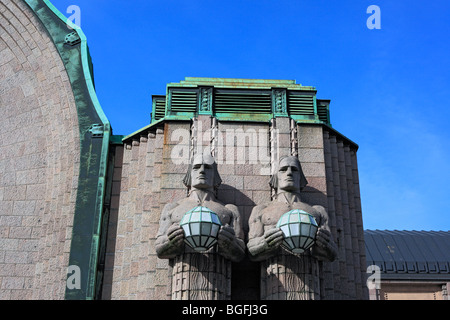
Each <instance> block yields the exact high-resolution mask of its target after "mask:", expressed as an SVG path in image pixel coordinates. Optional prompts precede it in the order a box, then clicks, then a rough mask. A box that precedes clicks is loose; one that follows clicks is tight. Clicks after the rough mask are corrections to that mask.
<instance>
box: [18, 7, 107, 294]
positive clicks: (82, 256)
mask: <svg viewBox="0 0 450 320" xmlns="http://www.w3.org/2000/svg"><path fill="white" fill-rule="evenodd" d="M23 1H24V2H25V3H26V4H27V5H28V6H29V7H30V8H31V10H32V11H33V12H34V14H35V15H36V17H37V18H38V19H39V20H40V21H41V23H42V25H43V27H44V28H45V30H46V31H47V33H48V35H49V37H50V39H52V41H53V44H54V45H55V47H56V49H57V50H58V52H59V55H60V57H61V60H62V62H63V64H64V67H65V69H66V71H67V74H68V77H69V80H70V84H71V87H72V92H73V95H74V98H75V104H76V108H77V114H78V127H79V133H80V172H79V176H78V191H77V199H76V204H75V213H74V221H73V232H72V242H71V248H70V257H69V265H74V266H78V267H79V268H80V270H82V272H81V288H80V289H69V288H67V290H66V295H65V298H66V299H75V300H81V299H83V300H84V299H94V298H95V297H96V295H97V294H98V293H97V289H98V287H97V282H98V280H99V278H100V277H99V276H98V275H99V274H98V261H99V257H100V245H101V243H100V242H101V236H102V235H101V226H102V220H103V217H104V216H103V213H104V208H105V196H106V193H107V191H106V190H107V181H106V180H107V168H108V162H109V159H108V152H109V142H110V137H111V126H110V123H109V121H108V119H107V118H106V116H105V114H104V112H103V110H102V108H101V106H100V103H99V101H98V99H97V95H96V92H95V88H94V79H93V75H92V63H91V57H90V54H89V48H88V46H87V40H86V37H85V35H84V33H83V31H82V30H81V29H80V28H79V27H78V26H76V25H74V24H73V23H71V22H70V21H69V20H68V19H67V18H66V17H65V16H64V15H63V14H62V13H61V12H59V11H58V10H57V9H56V8H55V7H54V6H53V5H52V4H51V3H50V1H48V0H23Z"/></svg>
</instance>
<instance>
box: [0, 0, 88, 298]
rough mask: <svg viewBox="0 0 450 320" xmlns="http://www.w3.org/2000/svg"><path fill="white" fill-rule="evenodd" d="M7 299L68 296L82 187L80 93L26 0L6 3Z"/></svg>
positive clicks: (0, 153)
mask: <svg viewBox="0 0 450 320" xmlns="http://www.w3.org/2000/svg"><path fill="white" fill-rule="evenodd" d="M0 26H1V27H0V106H1V107H0V299H63V298H64V293H65V287H66V276H67V266H68V264H69V252H70V243H71V236H72V224H73V215H74V208H75V201H76V194H77V188H78V171H79V152H80V151H79V132H78V116H77V110H76V107H75V102H74V96H73V92H72V88H71V85H70V82H69V79H68V76H67V73H66V70H65V67H64V65H63V63H62V61H61V58H60V56H59V54H58V51H57V50H56V48H55V46H54V44H53V42H52V40H51V39H50V37H49V36H48V34H47V32H46V30H45V29H44V28H43V26H42V24H41V23H40V21H39V20H38V19H37V18H36V16H35V15H34V13H33V12H32V10H31V9H30V8H29V7H28V6H27V5H26V4H25V3H24V2H23V1H12V0H4V1H2V2H1V3H0Z"/></svg>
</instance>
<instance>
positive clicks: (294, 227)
mask: <svg viewBox="0 0 450 320" xmlns="http://www.w3.org/2000/svg"><path fill="white" fill-rule="evenodd" d="M277 228H280V229H281V231H283V234H284V240H283V243H282V246H283V247H284V248H286V249H287V250H289V251H291V252H293V253H297V254H298V253H303V252H304V251H306V250H308V249H309V248H311V246H312V245H313V244H314V241H315V238H316V232H317V229H318V228H319V227H318V225H317V222H316V220H315V219H314V217H313V216H312V215H311V214H309V213H307V212H306V211H303V210H299V209H295V210H291V211H289V212H286V213H285V214H283V215H282V216H281V218H280V220H278V223H277Z"/></svg>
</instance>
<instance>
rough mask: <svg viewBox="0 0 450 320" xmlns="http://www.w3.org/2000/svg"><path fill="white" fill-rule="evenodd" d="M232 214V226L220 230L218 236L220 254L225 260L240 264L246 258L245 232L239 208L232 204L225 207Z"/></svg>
mask: <svg viewBox="0 0 450 320" xmlns="http://www.w3.org/2000/svg"><path fill="white" fill-rule="evenodd" d="M225 207H226V208H227V209H228V210H230V211H231V212H232V217H231V221H230V225H225V226H222V227H221V228H220V231H219V235H218V238H219V239H218V252H219V254H221V255H222V256H224V257H225V258H227V259H229V260H231V261H233V262H239V261H241V260H242V259H243V258H244V256H245V243H244V239H243V238H244V232H243V229H242V219H241V215H240V213H239V209H238V207H236V206H235V205H232V204H227V205H226V206H225Z"/></svg>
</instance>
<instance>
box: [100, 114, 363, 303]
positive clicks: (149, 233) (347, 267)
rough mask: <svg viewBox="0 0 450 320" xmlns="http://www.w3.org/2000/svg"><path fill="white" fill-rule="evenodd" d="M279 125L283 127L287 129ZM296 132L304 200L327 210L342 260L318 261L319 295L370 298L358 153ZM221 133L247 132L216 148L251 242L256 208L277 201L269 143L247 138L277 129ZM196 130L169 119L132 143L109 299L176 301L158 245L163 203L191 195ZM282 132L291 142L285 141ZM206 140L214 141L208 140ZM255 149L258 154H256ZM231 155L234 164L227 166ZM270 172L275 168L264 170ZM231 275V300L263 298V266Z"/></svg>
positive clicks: (332, 135) (317, 132) (222, 129)
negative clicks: (176, 155) (187, 179)
mask: <svg viewBox="0 0 450 320" xmlns="http://www.w3.org/2000/svg"><path fill="white" fill-rule="evenodd" d="M277 120H278V119H277ZM283 120H284V123H283V122H281V121H280V122H278V127H277V128H278V129H280V136H281V137H279V139H278V141H279V145H278V146H279V149H278V150H279V151H278V152H280V153H283V152H284V154H288V153H290V152H291V151H290V150H291V149H290V148H291V145H292V141H291V139H290V137H291V135H290V132H291V128H290V126H289V121H288V119H283ZM198 121H202V123H203V130H206V128H208V127H205V125H211V124H212V123H213V121H211V118H210V117H206V118H205V117H203V118H202V120H197V121H196V122H197V125H198ZM280 123H282V124H284V125H285V127H284V129H283V127H282V125H280ZM194 126H195V124H194ZM295 126H296V127H295V131H297V135H296V136H295V138H296V139H297V141H295V143H294V144H293V145H295V146H296V147H297V150H296V152H298V157H299V159H300V161H301V163H302V167H303V170H304V173H305V176H306V178H307V180H308V182H309V184H308V185H307V187H305V189H304V192H303V193H302V194H303V195H304V200H305V201H306V202H308V203H312V204H320V205H322V206H324V207H325V208H326V209H327V210H328V213H329V215H330V227H331V231H332V235H333V239H334V241H335V242H336V244H337V245H338V248H339V254H338V255H339V257H338V259H336V261H334V262H331V263H326V262H320V263H319V266H318V268H319V274H320V275H321V278H320V281H321V286H320V288H321V290H322V292H320V293H318V295H320V297H321V298H322V299H366V298H367V297H368V296H367V294H368V293H367V290H366V286H365V272H366V270H365V256H364V237H363V228H362V218H361V205H360V198H359V180H358V172H357V163H356V147H355V145H354V144H353V143H351V142H350V141H349V140H348V139H346V138H345V137H343V136H342V135H340V134H339V133H337V132H336V131H334V130H333V129H331V128H328V127H324V126H321V125H307V124H298V125H297V124H296V125H295ZM217 128H218V135H219V136H222V137H226V133H227V130H228V133H236V132H244V133H245V134H246V136H247V139H246V141H245V142H241V143H239V144H238V140H237V139H234V138H233V139H234V142H233V143H232V144H231V147H230V145H229V144H226V145H227V147H226V148H225V149H227V150H222V149H220V148H218V149H217V150H216V151H217V153H216V160H218V163H219V167H218V168H219V172H220V174H221V177H222V180H223V182H222V185H221V186H220V188H219V192H218V195H219V199H220V200H221V201H223V202H224V203H234V204H235V205H237V206H238V208H239V210H240V212H241V215H242V216H243V226H244V232H245V236H246V240H247V239H248V230H249V227H248V220H249V216H250V213H251V210H252V208H253V207H254V206H255V205H258V204H261V203H263V202H267V201H270V197H271V191H270V187H269V178H270V176H269V174H268V173H269V172H270V167H271V161H270V150H264V147H265V146H267V148H269V149H270V147H269V144H265V142H266V141H268V140H269V139H268V137H266V138H261V140H259V141H262V143H263V145H262V148H259V147H261V145H258V144H250V142H249V141H250V140H249V139H248V138H249V136H250V135H251V133H255V132H256V133H259V132H262V133H263V134H266V133H267V135H268V134H269V132H270V130H271V125H270V124H259V123H255V124H251V123H246V124H242V123H232V122H220V121H218V126H217ZM179 130H181V131H183V132H187V133H190V134H189V136H188V137H187V138H185V139H178V138H177V137H178V136H177V135H176V133H177V132H179ZM238 130H241V131H238ZM282 130H284V131H282ZM192 132H195V131H192V124H191V123H190V122H176V121H167V122H165V123H164V124H163V125H160V126H156V127H154V128H152V129H150V130H149V131H148V132H141V133H139V134H138V135H137V136H135V137H131V138H130V139H129V140H128V141H126V143H125V147H124V149H123V153H124V155H123V164H122V169H121V174H122V175H121V188H120V190H121V192H120V202H119V209H118V211H117V214H118V216H117V218H114V221H116V223H117V225H116V226H112V227H110V229H109V233H110V236H109V239H111V245H108V248H110V251H108V253H107V254H108V255H110V256H111V259H108V265H107V266H106V268H107V270H108V272H110V274H111V276H110V278H109V282H108V283H107V285H108V286H111V293H109V291H107V292H108V293H107V294H106V292H105V295H104V296H103V298H112V299H142V298H143V299H170V290H171V280H170V275H171V265H170V264H169V263H168V261H167V260H160V259H158V258H157V257H156V254H155V249H154V246H153V242H154V239H155V237H156V232H157V229H158V221H159V217H160V214H161V210H162V208H163V207H164V205H165V204H166V203H167V202H170V201H173V200H178V199H182V198H184V197H185V196H186V188H185V187H184V186H183V184H182V179H183V176H184V174H185V172H186V170H187V165H186V163H187V160H188V159H189V155H190V153H189V152H190V151H192V150H191V149H192V144H189V141H191V140H192V138H193V135H192V134H191V133H192ZM283 134H284V135H286V136H285V137H283V136H282V135H283ZM229 137H231V136H229ZM256 137H257V135H256ZM261 137H262V136H261ZM265 139H266V140H265ZM197 141H198V140H197ZM204 141H211V140H210V139H209V138H207V139H204ZM212 141H213V139H212ZM280 141H281V142H280ZM283 141H284V142H283ZM283 143H284V144H283ZM208 145H210V144H209V142H207V143H205V146H208ZM211 145H214V142H212V143H211ZM252 147H258V149H259V150H252ZM175 148H177V149H175ZM283 148H284V149H285V150H284V151H283ZM181 149H183V150H184V153H183V157H185V158H183V159H184V160H186V161H185V162H184V164H178V165H175V164H174V163H173V154H172V152H175V151H179V150H181ZM174 150H175V151H174ZM223 151H226V154H225V153H224V154H223V157H222V156H221V155H220V152H223ZM263 151H264V152H263ZM266 151H267V153H266V154H265V155H269V157H264V155H263V156H262V157H261V158H260V159H259V160H261V159H262V160H263V161H255V162H254V163H252V162H251V159H252V158H251V157H252V156H251V152H263V153H265V152H266ZM243 154H244V155H245V157H243V156H242V155H243ZM227 156H228V157H229V159H231V158H232V160H233V161H230V163H227V161H226V160H227V158H226V157H227ZM239 157H240V158H239ZM221 159H222V163H221ZM253 159H255V158H253ZM256 159H257V158H256ZM178 160H180V159H178ZM264 160H265V161H266V162H265V161H264ZM117 166H120V164H118V165H117ZM267 168H269V170H268V171H264V169H267ZM116 230H117V231H116ZM112 243H115V247H114V246H113V245H112ZM361 246H362V247H361ZM113 257H114V258H113ZM231 274H232V276H231V278H232V280H231V282H232V288H235V290H232V292H231V298H232V299H236V298H238V299H246V298H250V299H259V292H258V290H259V264H258V263H254V262H250V261H248V260H244V261H243V262H240V263H236V264H233V269H232V272H231ZM243 283H245V284H246V285H243Z"/></svg>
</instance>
